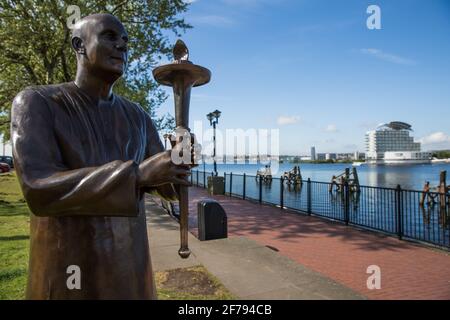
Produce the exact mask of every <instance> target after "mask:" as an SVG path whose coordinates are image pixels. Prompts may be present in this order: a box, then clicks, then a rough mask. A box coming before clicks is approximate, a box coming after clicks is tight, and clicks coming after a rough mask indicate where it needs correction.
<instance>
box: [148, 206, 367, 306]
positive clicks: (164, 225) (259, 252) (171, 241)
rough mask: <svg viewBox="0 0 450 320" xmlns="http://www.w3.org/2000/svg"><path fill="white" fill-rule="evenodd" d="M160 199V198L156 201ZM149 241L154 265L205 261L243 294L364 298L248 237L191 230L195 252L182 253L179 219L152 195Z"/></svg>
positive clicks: (252, 296) (160, 267)
mask: <svg viewBox="0 0 450 320" xmlns="http://www.w3.org/2000/svg"><path fill="white" fill-rule="evenodd" d="M158 202H159V201H158ZM147 212H149V213H150V214H149V215H148V217H147V223H148V225H149V243H150V252H151V257H152V265H153V268H154V270H155V271H164V270H170V269H175V268H185V267H190V266H196V265H200V264H201V265H203V266H204V267H205V268H206V269H207V270H208V271H209V272H210V273H212V274H213V275H214V276H216V277H217V278H218V279H219V280H220V281H221V282H222V283H223V285H224V286H225V287H226V288H227V289H228V290H230V292H231V293H233V294H234V295H235V296H237V297H239V298H241V299H319V300H320V299H363V298H364V297H363V296H361V295H360V294H358V293H356V292H354V291H353V290H351V289H349V288H346V287H344V286H343V285H341V284H338V283H336V282H335V281H333V280H331V279H329V278H327V277H324V276H323V275H321V274H318V273H317V272H314V271H311V270H309V269H308V268H305V267H303V266H301V265H299V264H298V263H296V262H294V261H292V260H291V259H289V258H287V257H284V256H282V255H280V254H278V253H277V252H275V251H273V250H271V249H269V248H267V247H265V246H264V245H261V244H259V243H258V242H256V241H254V240H251V239H249V238H246V237H232V238H228V239H220V240H213V241H199V240H198V239H197V238H195V237H194V236H193V235H192V234H189V248H190V249H191V255H190V257H189V258H188V259H181V258H180V257H179V256H178V249H179V247H180V240H179V239H180V231H179V224H178V222H177V221H175V220H174V219H172V218H171V217H170V216H169V215H168V214H167V213H166V212H165V211H164V210H163V209H161V207H159V206H158V205H156V204H154V202H153V201H152V200H151V199H149V200H148V201H147Z"/></svg>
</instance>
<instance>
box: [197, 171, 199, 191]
mask: <svg viewBox="0 0 450 320" xmlns="http://www.w3.org/2000/svg"><path fill="white" fill-rule="evenodd" d="M198 174H199V170H197V187H198V186H199V181H198Z"/></svg>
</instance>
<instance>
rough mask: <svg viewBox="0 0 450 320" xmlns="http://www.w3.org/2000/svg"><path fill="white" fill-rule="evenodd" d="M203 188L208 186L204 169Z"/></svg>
mask: <svg viewBox="0 0 450 320" xmlns="http://www.w3.org/2000/svg"><path fill="white" fill-rule="evenodd" d="M203 188H206V171H203Z"/></svg>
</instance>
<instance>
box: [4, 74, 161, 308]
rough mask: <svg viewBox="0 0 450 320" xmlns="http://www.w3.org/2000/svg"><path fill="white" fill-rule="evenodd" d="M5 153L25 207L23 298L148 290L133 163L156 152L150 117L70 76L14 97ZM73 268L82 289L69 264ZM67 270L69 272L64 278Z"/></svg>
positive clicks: (151, 291)
mask: <svg viewBox="0 0 450 320" xmlns="http://www.w3.org/2000/svg"><path fill="white" fill-rule="evenodd" d="M11 124H12V127H11V131H12V132H11V133H12V141H13V156H14V162H15V167H16V170H17V176H18V178H19V182H20V184H21V187H22V191H23V194H24V196H25V199H26V201H27V203H28V206H29V208H30V209H31V211H32V215H31V234H30V246H31V248H30V262H29V278H28V286H27V294H26V297H27V298H29V299H151V298H155V295H156V293H155V287H154V280H153V274H152V268H151V261H150V253H149V246H148V238H147V228H146V218H145V209H144V200H143V192H142V191H141V190H139V189H138V188H137V185H136V179H137V169H138V164H139V163H141V162H142V161H143V160H144V159H145V158H147V157H149V156H152V155H154V154H156V153H158V152H161V151H163V146H162V143H161V140H160V139H159V136H158V134H157V131H156V129H155V126H154V124H153V122H152V120H151V118H150V117H149V115H148V114H147V113H146V112H145V111H144V110H143V109H142V108H141V107H140V106H139V105H137V104H134V103H132V102H130V101H128V100H126V99H124V98H122V97H120V96H117V95H113V97H112V99H110V100H109V101H102V102H100V103H99V102H96V101H95V100H94V99H92V98H91V97H90V96H89V95H87V94H86V93H85V92H83V91H82V90H81V89H79V88H78V87H77V86H76V85H75V84H74V83H64V84H59V85H52V86H38V87H30V88H27V89H25V90H24V91H22V92H21V93H20V94H19V95H18V96H17V97H16V98H15V100H14V102H13V109H12V123H11ZM71 265H76V266H78V267H79V268H80V271H81V272H80V273H81V289H76V288H75V289H72V290H69V288H68V285H67V282H69V284H72V285H74V284H76V281H75V278H74V276H75V274H74V273H73V271H72V273H67V271H68V267H69V266H71ZM71 276H72V277H71Z"/></svg>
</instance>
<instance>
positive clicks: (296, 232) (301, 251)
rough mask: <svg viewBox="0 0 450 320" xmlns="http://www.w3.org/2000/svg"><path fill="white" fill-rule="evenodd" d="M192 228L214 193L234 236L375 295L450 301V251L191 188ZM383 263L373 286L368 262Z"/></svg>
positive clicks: (384, 297) (368, 294)
mask: <svg viewBox="0 0 450 320" xmlns="http://www.w3.org/2000/svg"><path fill="white" fill-rule="evenodd" d="M190 190H191V191H190V219H189V225H190V231H191V232H192V233H194V234H196V232H197V230H196V226H197V220H196V218H197V202H198V201H199V200H201V199H204V198H214V199H216V200H217V201H219V202H220V203H221V205H222V206H223V208H224V209H225V211H226V212H227V216H228V235H229V237H234V236H245V237H248V238H251V239H253V240H255V241H257V242H259V243H261V244H264V245H268V246H271V247H273V248H276V249H277V250H279V253H280V254H282V255H285V256H287V257H289V258H290V259H292V260H294V261H297V262H298V263H300V264H302V265H304V266H305V267H308V268H310V269H312V270H314V271H317V272H319V273H321V274H323V275H325V276H327V277H330V278H331V279H334V280H335V281H337V282H339V283H341V284H343V285H345V286H347V287H349V288H351V289H353V290H355V291H357V292H359V293H361V294H363V295H365V296H366V297H368V298H370V299H445V300H450V254H449V253H448V252H445V251H441V250H437V249H432V248H428V247H424V246H422V245H419V244H414V243H411V242H407V241H401V240H398V239H396V238H394V237H389V236H385V235H381V234H377V233H374V232H370V231H365V230H358V229H356V228H355V227H352V226H348V227H347V226H345V225H343V224H340V223H337V222H332V221H328V220H324V219H321V218H317V217H309V216H306V215H301V214H298V213H295V212H293V211H289V210H280V209H279V208H276V207H273V206H269V205H260V204H258V203H254V202H250V201H244V200H241V199H237V198H230V197H227V196H213V197H211V196H209V195H207V193H206V190H204V189H200V188H195V187H193V188H190ZM370 265H377V266H379V267H380V268H381V289H379V290H369V289H368V288H367V285H366V281H367V278H368V277H369V274H367V273H366V270H367V267H368V266H370Z"/></svg>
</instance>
